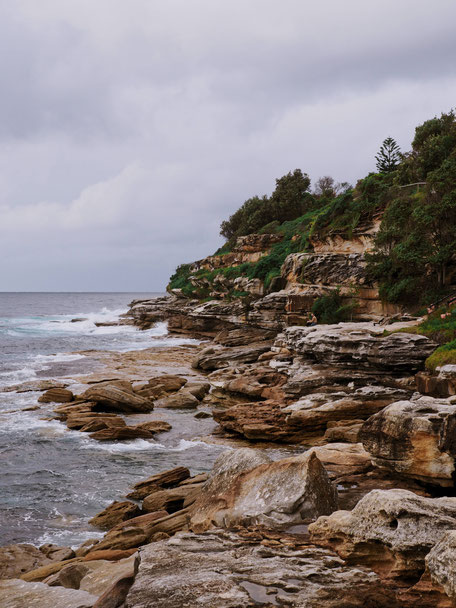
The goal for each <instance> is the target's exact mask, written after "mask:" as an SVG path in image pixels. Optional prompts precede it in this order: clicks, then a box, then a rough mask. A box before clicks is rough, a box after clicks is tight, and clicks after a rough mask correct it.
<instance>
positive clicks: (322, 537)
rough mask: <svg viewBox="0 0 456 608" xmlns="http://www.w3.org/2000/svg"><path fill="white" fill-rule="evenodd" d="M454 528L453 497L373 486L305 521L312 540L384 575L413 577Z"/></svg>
mask: <svg viewBox="0 0 456 608" xmlns="http://www.w3.org/2000/svg"><path fill="white" fill-rule="evenodd" d="M455 527H456V498H425V497H423V496H418V495H416V494H414V493H413V492H409V491H407V490H373V491H372V492H369V494H367V495H366V496H365V497H364V498H362V499H361V500H360V501H359V503H358V504H357V505H356V506H355V508H354V509H353V511H336V512H335V513H332V515H329V516H324V517H320V518H319V519H317V521H316V522H315V523H313V524H311V525H310V526H309V532H310V534H311V538H312V541H314V542H317V543H319V544H323V545H325V546H330V547H332V548H333V549H335V550H336V551H337V553H338V554H339V555H340V556H341V557H342V558H343V559H347V560H349V561H350V562H351V563H362V564H364V565H365V566H368V567H370V568H372V569H373V570H374V571H376V572H378V573H381V574H382V576H385V577H387V578H402V579H405V580H407V579H409V578H410V579H413V578H415V579H416V580H418V578H419V576H421V574H422V573H423V571H424V558H425V556H426V554H427V553H428V552H429V551H430V549H431V548H432V547H433V546H434V545H435V544H436V543H437V542H439V541H440V540H441V539H442V537H443V536H444V535H445V533H446V532H447V531H448V530H451V529H453V528H455Z"/></svg>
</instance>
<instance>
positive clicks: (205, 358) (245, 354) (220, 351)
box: [192, 341, 272, 371]
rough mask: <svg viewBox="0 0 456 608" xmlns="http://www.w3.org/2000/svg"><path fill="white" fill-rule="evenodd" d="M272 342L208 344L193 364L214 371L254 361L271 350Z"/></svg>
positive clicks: (198, 367)
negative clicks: (241, 344) (243, 344)
mask: <svg viewBox="0 0 456 608" xmlns="http://www.w3.org/2000/svg"><path fill="white" fill-rule="evenodd" d="M271 346H272V342H267V341H263V342H257V343H253V344H249V345H246V346H234V347H231V348H228V347H223V346H217V345H214V346H208V347H207V348H203V350H201V351H200V352H199V353H198V355H197V356H196V357H195V359H194V361H193V363H192V366H193V367H194V368H195V369H202V370H204V371H212V370H215V369H220V368H225V367H229V366H233V365H237V364H243V363H252V362H255V361H258V358H259V357H260V356H261V355H262V354H263V353H266V352H267V351H269V350H270V348H271Z"/></svg>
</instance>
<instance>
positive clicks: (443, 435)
mask: <svg viewBox="0 0 456 608" xmlns="http://www.w3.org/2000/svg"><path fill="white" fill-rule="evenodd" d="M455 429H456V404H454V405H452V404H450V402H449V401H447V400H443V399H440V400H439V399H433V398H432V397H420V398H418V399H415V400H411V401H398V402H397V403H393V404H392V405H390V406H388V407H386V408H385V409H384V410H382V411H381V412H378V413H377V414H375V415H374V416H372V417H371V418H369V420H368V421H367V422H365V423H364V425H363V426H362V428H361V431H360V439H361V441H362V443H363V445H364V447H365V448H366V450H367V451H368V452H369V454H371V456H372V461H373V462H374V464H375V465H377V466H379V467H382V468H386V469H388V470H392V471H395V472H396V473H399V474H400V475H401V476H404V477H406V478H412V479H419V480H421V481H424V482H426V483H430V484H434V485H440V486H443V487H450V486H453V474H454V470H455V466H454V458H455V456H456V440H455Z"/></svg>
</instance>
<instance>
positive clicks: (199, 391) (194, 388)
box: [185, 382, 211, 401]
mask: <svg viewBox="0 0 456 608" xmlns="http://www.w3.org/2000/svg"><path fill="white" fill-rule="evenodd" d="M210 388H211V385H210V384H209V382H189V383H188V384H187V385H186V386H185V392H186V393H190V395H193V396H194V397H196V398H197V399H198V401H202V400H203V399H204V397H205V396H206V395H207V393H208V392H209V391H210Z"/></svg>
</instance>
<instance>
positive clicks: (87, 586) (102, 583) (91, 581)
mask: <svg viewBox="0 0 456 608" xmlns="http://www.w3.org/2000/svg"><path fill="white" fill-rule="evenodd" d="M134 562H135V556H134V555H132V556H130V557H127V558H125V559H121V560H119V561H115V562H109V561H101V562H98V564H99V565H97V567H96V568H94V569H92V570H90V571H89V573H87V574H86V575H85V576H84V577H83V578H82V580H81V582H80V587H79V588H80V589H83V590H84V591H87V592H88V593H92V594H93V595H96V596H100V595H102V594H103V593H105V592H106V591H107V590H108V589H110V588H111V587H112V585H113V584H115V583H116V582H117V581H118V580H120V579H122V578H125V577H132V576H133V575H134Z"/></svg>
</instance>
